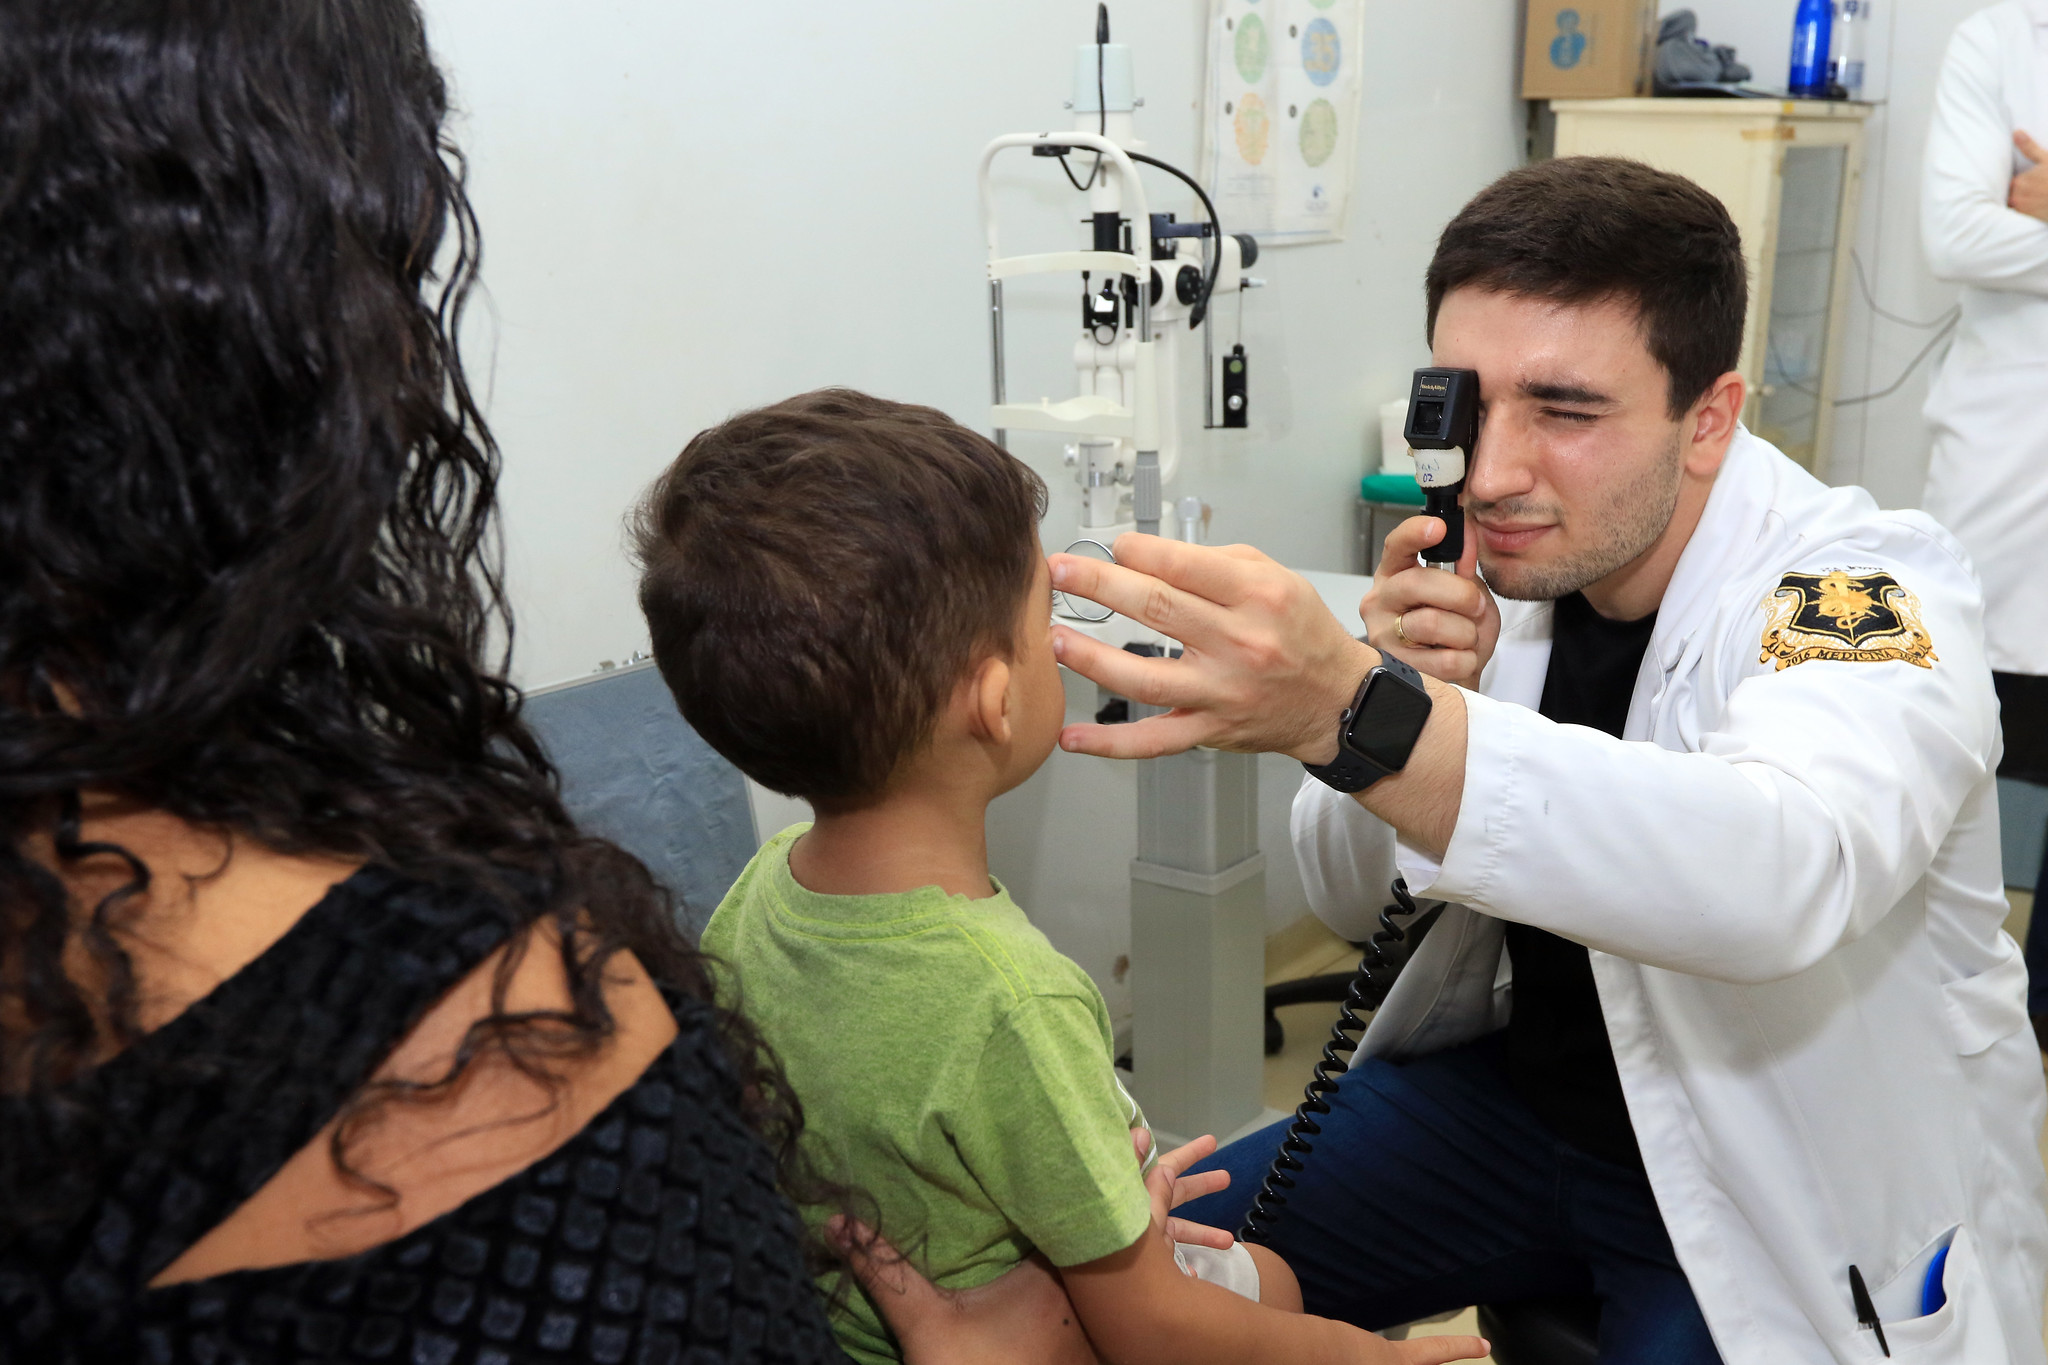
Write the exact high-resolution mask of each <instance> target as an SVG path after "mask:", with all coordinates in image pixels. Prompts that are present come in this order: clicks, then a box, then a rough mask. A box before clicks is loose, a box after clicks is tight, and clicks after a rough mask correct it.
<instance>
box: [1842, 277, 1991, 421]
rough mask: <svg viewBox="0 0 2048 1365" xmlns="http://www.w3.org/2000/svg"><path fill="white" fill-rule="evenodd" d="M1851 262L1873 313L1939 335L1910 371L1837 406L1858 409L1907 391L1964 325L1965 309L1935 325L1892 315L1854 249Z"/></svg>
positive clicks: (1953, 310) (1951, 311)
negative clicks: (1923, 367)
mask: <svg viewBox="0 0 2048 1365" xmlns="http://www.w3.org/2000/svg"><path fill="white" fill-rule="evenodd" d="M1849 262H1850V264H1852V265H1854V266H1855V267H1856V286H1857V288H1858V289H1860V290H1862V292H1863V301H1864V302H1865V303H1867V304H1869V305H1870V311H1871V312H1873V313H1875V314H1877V316H1879V317H1881V318H1884V319H1885V320H1887V321H1889V322H1896V323H1898V324H1899V325H1900V326H1902V327H1911V328H1913V329H1914V330H1915V331H1926V330H1927V329H1929V328H1933V329H1935V332H1934V335H1933V336H1932V337H1930V338H1928V341H1927V344H1926V345H1925V346H1922V347H1921V348H1920V350H1919V352H1918V353H1917V354H1916V355H1914V357H1913V358H1912V359H1911V360H1909V361H1907V362H1906V368H1905V369H1903V370H1901V371H1900V372H1899V377H1898V378H1897V379H1894V380H1893V381H1892V382H1891V383H1889V384H1887V385H1886V386H1885V387H1883V388H1881V389H1878V390H1877V391H1875V392H1873V393H1865V394H1858V395H1857V396H1856V397H1854V398H1837V399H1836V400H1835V406H1836V407H1838V408H1849V407H1854V406H1856V405H1857V404H1858V403H1874V402H1876V401H1877V400H1878V399H1880V398H1889V397H1891V396H1892V395H1893V394H1895V393H1897V392H1898V391H1899V390H1900V389H1901V388H1904V387H1905V384H1906V381H1907V380H1908V379H1911V378H1912V377H1913V371H1915V370H1917V369H1919V368H1920V364H1921V362H1922V361H1924V360H1926V359H1927V357H1928V356H1930V355H1933V354H1934V350H1935V348H1936V347H1937V346H1939V345H1941V343H1942V342H1944V341H1946V340H1948V339H1949V337H1950V336H1952V335H1953V334H1954V333H1955V330H1956V324H1957V323H1959V322H1961V321H1962V318H1963V306H1962V305H1961V304H1956V305H1955V306H1954V307H1952V308H1950V309H1949V310H1948V311H1947V312H1946V313H1943V314H1942V315H1941V316H1940V317H1938V318H1935V319H1934V320H1932V321H1931V322H1916V321H1915V320H1914V319H1912V318H1909V317H1903V316H1901V315H1899V314H1897V313H1894V312H1892V311H1891V310H1890V309H1887V308H1883V307H1880V306H1879V305H1878V302H1877V295H1876V294H1874V293H1872V292H1871V289H1870V277H1869V276H1867V275H1865V274H1864V273H1863V258H1862V257H1861V256H1859V255H1858V254H1857V253H1856V252H1855V250H1854V249H1853V248H1852V249H1851V250H1850V252H1849Z"/></svg>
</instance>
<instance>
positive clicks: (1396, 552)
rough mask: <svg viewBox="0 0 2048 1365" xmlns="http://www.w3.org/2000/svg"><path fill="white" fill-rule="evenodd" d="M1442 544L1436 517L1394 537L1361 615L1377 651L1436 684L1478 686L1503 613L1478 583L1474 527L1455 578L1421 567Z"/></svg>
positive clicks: (1413, 522) (1404, 526)
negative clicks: (1433, 548) (1424, 554)
mask: <svg viewBox="0 0 2048 1365" xmlns="http://www.w3.org/2000/svg"><path fill="white" fill-rule="evenodd" d="M1443 538H1444V524H1443V521H1442V520H1441V519H1440V518H1438V517H1410V518H1408V520H1406V521H1404V522H1402V523H1401V524H1400V525H1399V526H1396V527H1395V528H1394V529H1393V530H1392V531H1390V532H1388V533H1387V548H1386V550H1385V551H1384V552H1383V553H1382V554H1381V555H1380V562H1379V567H1378V568H1377V569H1376V570H1374V571H1373V576H1372V591H1371V592H1369V593H1367V594H1366V595H1365V601H1364V602H1362V603H1361V604H1360V605H1359V608H1358V614H1359V615H1360V616H1361V617H1363V618H1364V619H1365V633H1366V638H1367V639H1369V640H1371V641H1372V643H1373V647H1374V648H1376V649H1379V650H1382V651H1384V652H1385V653H1388V654H1392V655H1393V656H1394V657H1396V658H1398V659H1400V660H1401V661H1402V662H1404V663H1407V664H1411V665H1413V666H1414V667H1415V668H1417V669H1419V670H1420V671H1422V672H1424V673H1427V674H1429V675H1430V676H1431V677H1433V678H1440V679H1442V680H1443V681H1444V682H1447V683H1455V684H1456V685H1458V686H1459V687H1477V686H1479V673H1480V670H1481V669H1483V668H1485V667H1486V661H1487V660H1488V659H1491V658H1492V657H1493V647H1494V645H1495V644H1496V643H1498V641H1499V640H1500V607H1499V605H1498V604H1497V603H1495V601H1494V600H1493V593H1492V592H1491V591H1489V590H1488V588H1487V586H1486V585H1485V584H1484V583H1482V582H1480V581H1479V537H1478V536H1477V535H1475V534H1473V531H1472V528H1471V527H1470V526H1467V527H1466V530H1465V553H1464V554H1463V556H1461V557H1460V558H1459V560H1458V571H1457V572H1456V573H1454V574H1449V573H1445V572H1444V571H1443V570H1442V569H1438V568H1434V567H1430V566H1426V565H1424V564H1422V563H1421V561H1420V558H1419V557H1420V555H1421V554H1422V552H1423V551H1424V550H1425V549H1427V548H1429V547H1430V546H1432V545H1434V544H1436V543H1437V542H1438V541H1439V540H1442V539H1443Z"/></svg>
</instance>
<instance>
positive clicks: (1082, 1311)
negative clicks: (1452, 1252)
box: [1060, 1230, 1487, 1365]
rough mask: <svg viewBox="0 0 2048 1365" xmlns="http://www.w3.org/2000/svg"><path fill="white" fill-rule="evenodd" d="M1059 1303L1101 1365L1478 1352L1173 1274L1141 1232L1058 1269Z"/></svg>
mask: <svg viewBox="0 0 2048 1365" xmlns="http://www.w3.org/2000/svg"><path fill="white" fill-rule="evenodd" d="M1060 1278H1061V1279H1062V1281H1064V1283H1065V1284H1066V1287H1067V1297H1068V1298H1069V1299H1070V1300H1072V1302H1073V1305H1074V1311H1075V1312H1076V1313H1078V1314H1079V1315H1080V1318H1081V1325H1082V1327H1084V1328H1086V1329H1087V1332H1088V1339H1089V1340H1090V1341H1091V1342H1092V1343H1094V1346H1095V1351H1096V1354H1098V1355H1099V1356H1101V1358H1102V1359H1103V1361H1105V1362H1106V1365H1155V1362H1156V1365H1209V1362H1214V1363H1215V1365H1257V1362H1262V1361H1272V1362H1274V1365H1314V1363H1315V1362H1326V1361H1327V1362H1343V1363H1344V1365H1445V1362H1448V1361H1453V1360H1473V1359H1477V1358H1478V1357H1480V1356H1483V1355H1485V1354H1486V1351H1487V1346H1486V1343H1485V1342H1483V1341H1481V1340H1479V1338H1477V1337H1421V1338H1418V1339H1416V1340H1414V1341H1388V1340H1386V1339H1385V1338H1383V1337H1377V1336H1374V1335H1373V1334H1372V1333H1370V1332H1365V1331H1361V1330H1359V1329H1358V1328H1356V1327H1350V1326H1347V1325H1345V1324H1344V1323H1341V1322H1332V1321H1330V1320H1329V1319H1328V1318H1312V1317H1306V1316H1303V1315H1301V1314H1298V1313H1286V1312H1282V1311H1281V1310H1279V1309H1277V1308H1268V1307H1266V1306H1264V1305H1263V1304H1258V1303H1254V1302H1252V1301H1251V1300H1250V1299H1247V1298H1244V1297H1242V1296H1240V1295H1237V1294H1233V1293H1231V1292H1230V1291H1229V1290H1228V1289H1222V1288H1219V1287H1217V1286H1216V1285H1213V1284H1204V1283H1202V1282H1201V1281H1200V1280H1196V1279H1192V1278H1190V1277H1189V1276H1187V1275H1184V1274H1182V1273H1181V1269H1180V1267H1179V1266H1178V1265H1177V1264H1175V1262H1174V1259H1173V1251H1172V1249H1171V1248H1169V1247H1168V1246H1167V1244H1166V1241H1165V1239H1164V1238H1162V1237H1159V1236H1157V1235H1156V1234H1154V1233H1153V1232H1151V1231H1149V1230H1148V1231H1147V1233H1146V1234H1145V1235H1144V1236H1141V1237H1139V1238H1138V1240H1137V1241H1135V1242H1133V1243H1132V1244H1131V1245H1130V1246H1127V1247H1125V1248H1124V1249H1123V1250H1122V1251H1119V1252H1116V1253H1115V1254H1114V1255H1110V1256H1104V1257H1102V1258H1101V1259H1100V1260H1095V1261H1089V1262H1087V1263H1086V1264H1084V1265H1073V1266H1067V1267H1066V1268H1065V1269H1063V1270H1061V1271H1060Z"/></svg>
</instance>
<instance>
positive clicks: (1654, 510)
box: [1465, 424, 1684, 602]
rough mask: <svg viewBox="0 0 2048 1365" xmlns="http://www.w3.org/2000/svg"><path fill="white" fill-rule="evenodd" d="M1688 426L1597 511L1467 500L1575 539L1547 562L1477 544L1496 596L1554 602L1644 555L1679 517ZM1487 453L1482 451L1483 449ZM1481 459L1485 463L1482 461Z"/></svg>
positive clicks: (1478, 508) (1470, 505)
mask: <svg viewBox="0 0 2048 1365" xmlns="http://www.w3.org/2000/svg"><path fill="white" fill-rule="evenodd" d="M1682 434H1683V426H1682V425H1681V424H1674V425H1673V427H1672V429H1671V439H1670V440H1669V441H1668V442H1666V443H1665V446H1664V449H1663V450H1662V451H1660V452H1659V453H1658V454H1657V455H1656V456H1655V457H1654V458H1652V459H1651V460H1650V461H1649V462H1648V463H1647V464H1645V465H1644V466H1643V468H1642V469H1640V470H1638V471H1637V472H1636V473H1635V474H1634V475H1633V476H1632V477H1629V478H1628V479H1626V480H1625V481H1623V482H1619V483H1615V484H1612V485H1609V495H1608V496H1607V497H1606V498H1604V499H1602V500H1601V502H1600V503H1599V505H1597V506H1590V507H1581V508H1571V507H1567V506H1565V505H1564V504H1563V503H1556V502H1549V503H1546V502H1539V501H1537V500H1535V499H1533V498H1527V497H1514V498H1503V499H1501V500H1500V501H1499V502H1478V501H1475V500H1471V499H1469V498H1468V500H1467V502H1466V504H1465V511H1466V514H1467V515H1468V516H1469V515H1471V514H1472V513H1474V512H1486V513H1498V514H1499V515H1500V517H1501V519H1502V520H1508V521H1521V520H1528V521H1537V520H1542V521H1550V522H1552V523H1554V524H1555V525H1556V526H1557V528H1558V530H1559V532H1560V533H1561V534H1562V536H1563V538H1564V539H1566V540H1567V541H1570V540H1571V539H1573V538H1574V536H1575V535H1581V534H1582V535H1583V537H1584V538H1583V539H1582V540H1581V543H1579V544H1576V545H1570V544H1568V545H1567V547H1566V548H1565V549H1564V551H1563V552H1562V554H1561V555H1560V557H1559V558H1557V559H1554V560H1549V561H1546V562H1542V563H1529V562H1526V561H1517V560H1490V559H1489V557H1488V555H1487V553H1486V550H1485V542H1484V541H1483V540H1482V541H1481V542H1480V547H1481V548H1480V551H1479V567H1480V569H1481V570H1482V571H1483V572H1484V573H1485V575H1486V586H1487V587H1489V588H1490V589H1492V590H1493V592H1494V593H1495V595H1497V596H1500V597H1505V598H1509V599H1510V600H1513V601H1517V602H1554V601H1556V600H1557V599H1558V598H1560V597H1568V596H1570V595H1571V594H1572V593H1575V592H1578V591H1580V590H1582V589H1584V588H1587V587H1590V586H1591V585H1592V584H1595V583H1598V582H1599V581H1600V580H1601V579H1603V578H1605V577H1607V576H1608V575H1609V574H1611V573H1613V572H1614V571H1615V570H1617V569H1620V568H1622V567H1624V566H1625V565H1628V564H1630V563H1632V562H1634V561H1635V560H1636V559H1638V558H1640V557H1641V556H1642V555H1644V554H1645V553H1647V552H1648V551H1649V549H1650V547H1651V546H1653V545H1655V544H1656V543H1657V539H1658V537H1660V536H1662V535H1663V534H1664V529H1665V528H1666V527H1667V526H1669V525H1670V524H1671V518H1672V516H1673V515H1674V514H1675V513H1676V512H1677V511H1678V490H1679V486H1680V484H1681V482H1682V477H1681V475H1682V466H1683V464H1684V444H1683V442H1682V440H1681V436H1682ZM1482 448H1483V447H1482ZM1481 458H1484V457H1483V456H1482V457H1481Z"/></svg>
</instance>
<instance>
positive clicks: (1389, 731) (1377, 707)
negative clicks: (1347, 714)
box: [1344, 673, 1429, 772]
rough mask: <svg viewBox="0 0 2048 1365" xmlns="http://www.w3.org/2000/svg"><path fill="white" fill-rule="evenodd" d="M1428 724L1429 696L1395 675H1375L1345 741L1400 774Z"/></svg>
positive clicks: (1353, 718) (1345, 736)
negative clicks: (1417, 739)
mask: <svg viewBox="0 0 2048 1365" xmlns="http://www.w3.org/2000/svg"><path fill="white" fill-rule="evenodd" d="M1428 722H1429V694H1428V693H1427V692H1424V691H1422V690H1421V689H1420V688H1417V687H1413V686H1410V685H1409V684H1408V683H1405V682H1403V681H1402V680H1401V679H1399V678H1397V677H1395V676H1394V675H1393V674H1391V673H1374V674H1373V678H1372V686H1370V687H1368V688H1367V689H1366V690H1365V700H1364V701H1363V702H1361V703H1360V704H1359V707H1358V713H1357V714H1356V715H1355V716H1353V717H1352V718H1351V725H1350V728H1349V729H1347V730H1346V731H1345V732H1344V740H1345V743H1346V744H1348V745H1349V746H1350V747H1351V748H1353V749H1355V750H1357V751H1358V752H1359V753H1361V754H1364V755H1365V756H1366V757H1367V758H1369V759H1371V760H1372V761H1373V762H1375V763H1377V764H1379V765H1380V766H1381V767H1382V768H1386V769H1388V770H1390V771H1395V772H1398V771H1400V769H1401V767H1402V766H1403V765H1404V764H1406V763H1407V762H1408V753H1409V751H1410V750H1411V749H1413V748H1414V747H1415V740H1416V738H1417V737H1418V736H1419V735H1421V733H1422V727H1423V726H1424V725H1426V724H1427V723H1428Z"/></svg>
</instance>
